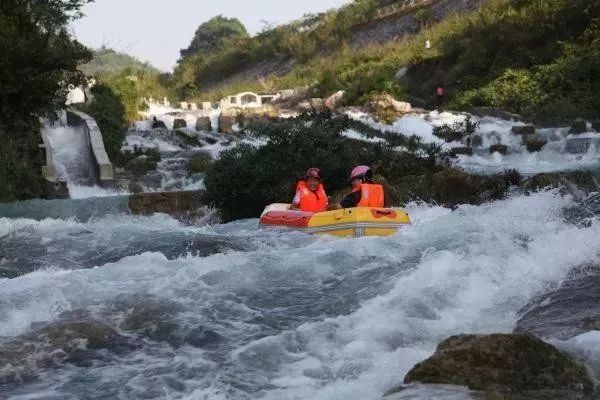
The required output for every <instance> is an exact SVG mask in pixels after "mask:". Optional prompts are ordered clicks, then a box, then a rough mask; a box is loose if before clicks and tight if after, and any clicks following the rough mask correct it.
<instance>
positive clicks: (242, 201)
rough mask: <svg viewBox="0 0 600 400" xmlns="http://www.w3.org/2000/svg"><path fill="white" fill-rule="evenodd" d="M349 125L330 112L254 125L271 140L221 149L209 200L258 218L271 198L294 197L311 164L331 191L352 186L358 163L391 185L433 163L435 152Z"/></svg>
mask: <svg viewBox="0 0 600 400" xmlns="http://www.w3.org/2000/svg"><path fill="white" fill-rule="evenodd" d="M350 127H351V124H350V120H349V119H348V118H336V119H331V118H329V117H328V116H319V117H317V118H316V119H312V120H310V121H309V120H307V119H306V118H303V117H302V118H297V119H293V120H288V121H283V122H278V123H272V124H269V125H254V126H252V127H250V128H249V129H248V133H249V134H251V135H253V136H254V137H258V138H261V139H263V140H266V144H265V145H264V146H261V147H255V146H252V145H250V144H241V145H238V146H237V147H235V148H233V149H230V150H227V151H224V152H223V153H221V156H220V159H219V160H217V161H215V162H214V164H213V165H212V167H211V168H210V169H209V170H208V172H207V175H206V178H205V183H206V189H207V200H208V201H209V203H210V204H211V205H213V206H215V207H216V208H218V209H219V210H220V211H221V214H222V217H223V218H224V219H225V220H233V219H238V218H247V217H256V216H257V215H259V214H260V212H261V211H262V210H263V208H264V207H265V206H266V205H268V204H270V203H274V202H289V201H290V200H291V197H292V196H293V192H294V188H295V184H296V181H297V179H298V178H299V177H300V176H301V175H302V174H303V173H304V171H305V170H306V169H307V168H309V167H313V166H315V167H319V168H321V169H322V173H323V179H324V182H325V187H326V190H327V192H328V193H330V194H331V193H334V192H336V191H339V190H342V189H345V188H347V187H348V186H347V185H348V184H347V179H348V174H349V172H350V171H351V169H352V168H353V167H354V166H356V165H359V164H366V165H371V166H372V167H373V168H374V170H375V171H376V172H377V173H378V174H380V175H382V176H384V177H385V178H386V180H387V181H388V183H389V184H392V185H393V184H395V183H396V182H398V181H399V179H400V178H401V177H402V176H403V175H405V174H422V173H425V171H427V170H430V169H431V168H432V165H434V163H433V162H432V159H434V158H435V154H431V157H429V158H422V157H418V156H416V155H415V154H411V153H399V152H396V151H394V150H392V148H391V147H390V146H387V145H381V144H372V143H365V142H362V141H356V140H350V139H347V138H345V137H344V136H342V135H341V133H342V132H344V131H345V130H347V129H349V128H350ZM434 168H435V167H434Z"/></svg>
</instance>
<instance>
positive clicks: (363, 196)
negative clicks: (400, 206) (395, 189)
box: [331, 165, 387, 209]
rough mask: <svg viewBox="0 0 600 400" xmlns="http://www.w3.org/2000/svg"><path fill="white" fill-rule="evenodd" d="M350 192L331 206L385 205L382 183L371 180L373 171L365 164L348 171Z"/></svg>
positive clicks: (378, 206)
mask: <svg viewBox="0 0 600 400" xmlns="http://www.w3.org/2000/svg"><path fill="white" fill-rule="evenodd" d="M348 181H349V182H350V184H351V185H352V192H351V193H350V194H349V195H347V196H346V197H344V198H343V199H342V201H341V202H340V203H339V204H337V205H336V206H334V207H331V208H332V209H333V208H352V207H376V208H383V207H386V206H387V205H386V196H385V194H384V189H383V185H380V184H377V183H374V182H373V171H372V170H371V168H370V167H367V166H366V165H359V166H358V167H356V168H354V169H353V170H352V172H351V173H350V178H349V179H348Z"/></svg>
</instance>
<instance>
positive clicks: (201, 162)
mask: <svg viewBox="0 0 600 400" xmlns="http://www.w3.org/2000/svg"><path fill="white" fill-rule="evenodd" d="M213 162H214V161H213V158H212V156H211V155H210V154H209V153H203V154H202V155H200V156H199V157H196V158H192V159H190V160H189V161H188V172H189V173H190V174H198V173H203V172H206V171H207V170H208V169H209V168H210V166H211V165H212V163H213Z"/></svg>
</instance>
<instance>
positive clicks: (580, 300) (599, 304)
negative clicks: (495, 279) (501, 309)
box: [515, 264, 600, 340]
mask: <svg viewBox="0 0 600 400" xmlns="http://www.w3.org/2000/svg"><path fill="white" fill-rule="evenodd" d="M523 312H524V313H523V314H522V315H521V318H520V319H519V321H518V322H517V326H516V328H515V333H528V334H532V335H535V336H538V337H542V338H550V337H552V338H556V339H561V340H564V339H569V338H571V337H573V336H577V335H580V334H582V333H585V332H587V331H591V330H600V265H598V264H589V265H582V266H579V267H577V268H575V269H573V270H572V271H571V272H569V275H568V276H567V278H566V279H565V281H564V282H563V283H562V284H561V286H560V287H559V288H557V289H555V290H551V291H549V292H548V293H545V294H544V295H541V296H538V297H537V298H535V299H534V300H533V301H532V302H531V303H530V304H528V305H527V306H526V307H524V311H523Z"/></svg>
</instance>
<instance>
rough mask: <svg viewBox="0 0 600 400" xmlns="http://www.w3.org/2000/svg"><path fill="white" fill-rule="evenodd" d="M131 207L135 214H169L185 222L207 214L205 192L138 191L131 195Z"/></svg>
mask: <svg viewBox="0 0 600 400" xmlns="http://www.w3.org/2000/svg"><path fill="white" fill-rule="evenodd" d="M129 209H130V210H131V212H132V213H133V214H138V215H151V214H155V213H163V214H168V215H170V216H172V217H174V218H177V219H179V220H182V221H184V222H193V221H194V220H195V219H197V218H202V217H203V216H204V215H205V214H206V210H205V208H204V204H203V192H199V191H183V192H156V193H137V194H133V195H131V196H130V197H129Z"/></svg>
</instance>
